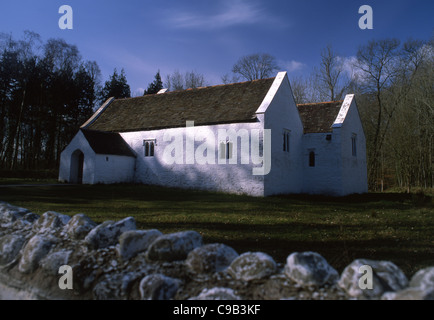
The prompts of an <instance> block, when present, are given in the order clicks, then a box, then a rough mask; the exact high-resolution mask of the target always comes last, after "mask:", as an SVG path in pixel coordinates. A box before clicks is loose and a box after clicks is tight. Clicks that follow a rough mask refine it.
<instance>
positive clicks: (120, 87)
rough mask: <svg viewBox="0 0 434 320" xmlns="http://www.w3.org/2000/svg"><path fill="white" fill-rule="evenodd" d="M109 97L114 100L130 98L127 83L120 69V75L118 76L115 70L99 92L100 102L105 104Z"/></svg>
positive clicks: (123, 72)
mask: <svg viewBox="0 0 434 320" xmlns="http://www.w3.org/2000/svg"><path fill="white" fill-rule="evenodd" d="M111 97H114V98H115V99H122V98H130V97H131V89H130V86H129V85H128V83H127V78H126V76H125V71H124V69H122V71H121V74H118V72H117V70H116V69H115V70H114V72H113V75H111V76H110V80H109V81H106V83H105V85H104V88H103V89H102V91H101V101H102V102H105V101H106V100H107V99H109V98H111Z"/></svg>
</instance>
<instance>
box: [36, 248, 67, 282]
mask: <svg viewBox="0 0 434 320" xmlns="http://www.w3.org/2000/svg"><path fill="white" fill-rule="evenodd" d="M71 254H72V251H71V250H61V251H57V252H53V253H50V254H48V255H47V256H45V258H43V259H42V260H41V262H40V266H41V268H42V269H44V270H45V271H46V272H47V274H49V275H52V276H57V275H58V274H59V268H60V267H61V266H64V265H68V263H69V259H70V256H71Z"/></svg>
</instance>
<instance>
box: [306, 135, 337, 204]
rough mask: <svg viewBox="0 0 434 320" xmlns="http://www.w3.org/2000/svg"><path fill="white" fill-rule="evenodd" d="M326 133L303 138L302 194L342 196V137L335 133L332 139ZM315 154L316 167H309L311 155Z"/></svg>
mask: <svg viewBox="0 0 434 320" xmlns="http://www.w3.org/2000/svg"><path fill="white" fill-rule="evenodd" d="M326 137H327V134H325V133H308V134H305V135H304V136H303V148H302V151H301V156H302V162H303V170H302V173H303V182H302V193H307V194H324V195H332V196H340V195H341V193H342V161H341V158H340V154H341V152H340V150H341V148H340V143H341V137H340V134H339V132H333V134H332V139H331V140H330V141H329V140H327V139H326ZM311 151H313V152H315V166H314V167H310V166H309V154H310V152H311Z"/></svg>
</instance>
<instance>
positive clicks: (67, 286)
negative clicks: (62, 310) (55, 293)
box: [59, 265, 73, 290]
mask: <svg viewBox="0 0 434 320" xmlns="http://www.w3.org/2000/svg"><path fill="white" fill-rule="evenodd" d="M59 274H62V276H61V277H60V279H59V288H60V289H61V290H72V289H73V274H72V268H71V267H70V266H68V265H64V266H61V267H60V268H59Z"/></svg>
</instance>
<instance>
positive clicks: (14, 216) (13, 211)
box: [0, 202, 30, 228]
mask: <svg viewBox="0 0 434 320" xmlns="http://www.w3.org/2000/svg"><path fill="white" fill-rule="evenodd" d="M28 213H30V211H29V210H27V209H24V208H20V207H16V206H13V205H11V204H9V203H6V202H1V203H0V225H1V226H2V227H4V228H7V227H8V226H11V225H12V224H13V223H14V222H15V221H17V220H20V219H22V218H23V217H24V216H25V215H26V214H28Z"/></svg>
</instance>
